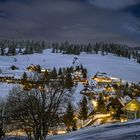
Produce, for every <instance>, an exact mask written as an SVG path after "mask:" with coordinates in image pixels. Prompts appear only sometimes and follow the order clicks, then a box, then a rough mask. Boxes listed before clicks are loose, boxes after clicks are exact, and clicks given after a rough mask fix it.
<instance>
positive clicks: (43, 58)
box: [0, 50, 140, 95]
mask: <svg viewBox="0 0 140 140" xmlns="http://www.w3.org/2000/svg"><path fill="white" fill-rule="evenodd" d="M74 57H78V61H79V64H82V65H83V66H84V67H85V68H87V70H88V74H89V77H90V76H93V75H95V74H96V72H98V71H99V72H106V73H108V74H109V75H111V76H114V77H118V78H122V79H124V80H127V81H130V82H136V83H137V82H139V81H140V64H138V63H136V62H134V61H133V60H128V59H126V58H121V57H117V56H114V55H112V54H109V55H107V56H102V55H95V54H85V53H82V54H81V55H80V56H75V55H63V54H53V53H51V50H45V51H44V53H43V54H34V55H17V56H0V64H1V65H0V69H2V71H3V72H6V73H15V74H16V75H17V76H20V75H21V74H23V72H24V71H26V67H27V66H29V65H31V64H37V65H38V64H39V65H41V67H43V68H53V67H56V68H59V67H69V66H72V62H73V58H74ZM15 58H16V59H17V61H16V62H15ZM12 65H16V66H17V67H19V69H20V70H18V71H17V70H16V71H11V70H9V68H10V66H12ZM11 87H12V85H7V84H2V83H1V84H0V95H3V94H5V92H8V90H9V88H11Z"/></svg>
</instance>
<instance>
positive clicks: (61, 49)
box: [0, 40, 140, 63]
mask: <svg viewBox="0 0 140 140" xmlns="http://www.w3.org/2000/svg"><path fill="white" fill-rule="evenodd" d="M48 48H51V49H52V53H63V54H74V55H80V53H81V52H86V53H89V54H91V53H95V54H98V53H99V52H101V54H102V55H108V53H112V54H114V55H116V56H119V57H125V58H128V59H134V60H136V61H137V62H138V63H140V53H139V51H140V47H128V46H127V45H125V44H117V43H108V42H95V43H88V44H74V43H70V42H68V41H66V42H62V43H58V42H47V41H35V40H21V41H17V40H0V55H2V56H4V55H16V54H34V53H43V50H44V49H48Z"/></svg>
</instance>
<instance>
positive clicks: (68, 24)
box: [0, 0, 140, 44]
mask: <svg viewBox="0 0 140 140" xmlns="http://www.w3.org/2000/svg"><path fill="white" fill-rule="evenodd" d="M2 1H3V2H1V3H0V38H12V39H28V38H29V39H46V40H58V41H63V40H64V41H65V40H70V41H74V42H88V41H91V42H92V41H96V40H110V41H119V42H127V43H128V44H139V43H140V41H139V36H140V32H139V30H138V27H137V25H138V24H139V23H140V21H139V19H137V18H136V17H134V16H133V15H132V14H131V13H127V12H123V11H122V10H118V9H120V8H115V9H117V10H112V9H111V8H104V6H102V5H103V3H102V2H103V0H98V1H100V4H101V3H102V5H100V6H97V0H92V2H93V3H92V4H90V3H89V1H87V0H26V2H25V1H24V3H23V2H22V0H2ZM104 1H108V2H109V1H119V2H120V1H121V0H104ZM124 1H126V0H124ZM131 1H132V0H128V3H129V4H128V3H127V4H125V6H124V5H123V6H120V5H121V4H118V5H119V6H117V7H127V6H129V5H133V4H134V3H131ZM134 1H135V0H134ZM136 1H137V0H136ZM119 2H118V3H119ZM110 3H111V2H110ZM110 3H109V4H110ZM114 5H115V4H114V3H113V2H112V6H114ZM110 10H111V11H110Z"/></svg>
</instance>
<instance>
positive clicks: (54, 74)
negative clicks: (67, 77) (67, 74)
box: [52, 67, 57, 79]
mask: <svg viewBox="0 0 140 140" xmlns="http://www.w3.org/2000/svg"><path fill="white" fill-rule="evenodd" d="M52 79H57V71H56V68H55V67H54V68H53V71H52Z"/></svg>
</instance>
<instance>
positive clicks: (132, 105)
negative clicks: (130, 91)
mask: <svg viewBox="0 0 140 140" xmlns="http://www.w3.org/2000/svg"><path fill="white" fill-rule="evenodd" d="M122 110H124V112H125V115H126V117H127V118H128V119H138V118H140V99H139V98H134V99H132V100H131V101H129V102H128V103H127V104H126V105H125V106H124V107H123V108H122Z"/></svg>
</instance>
